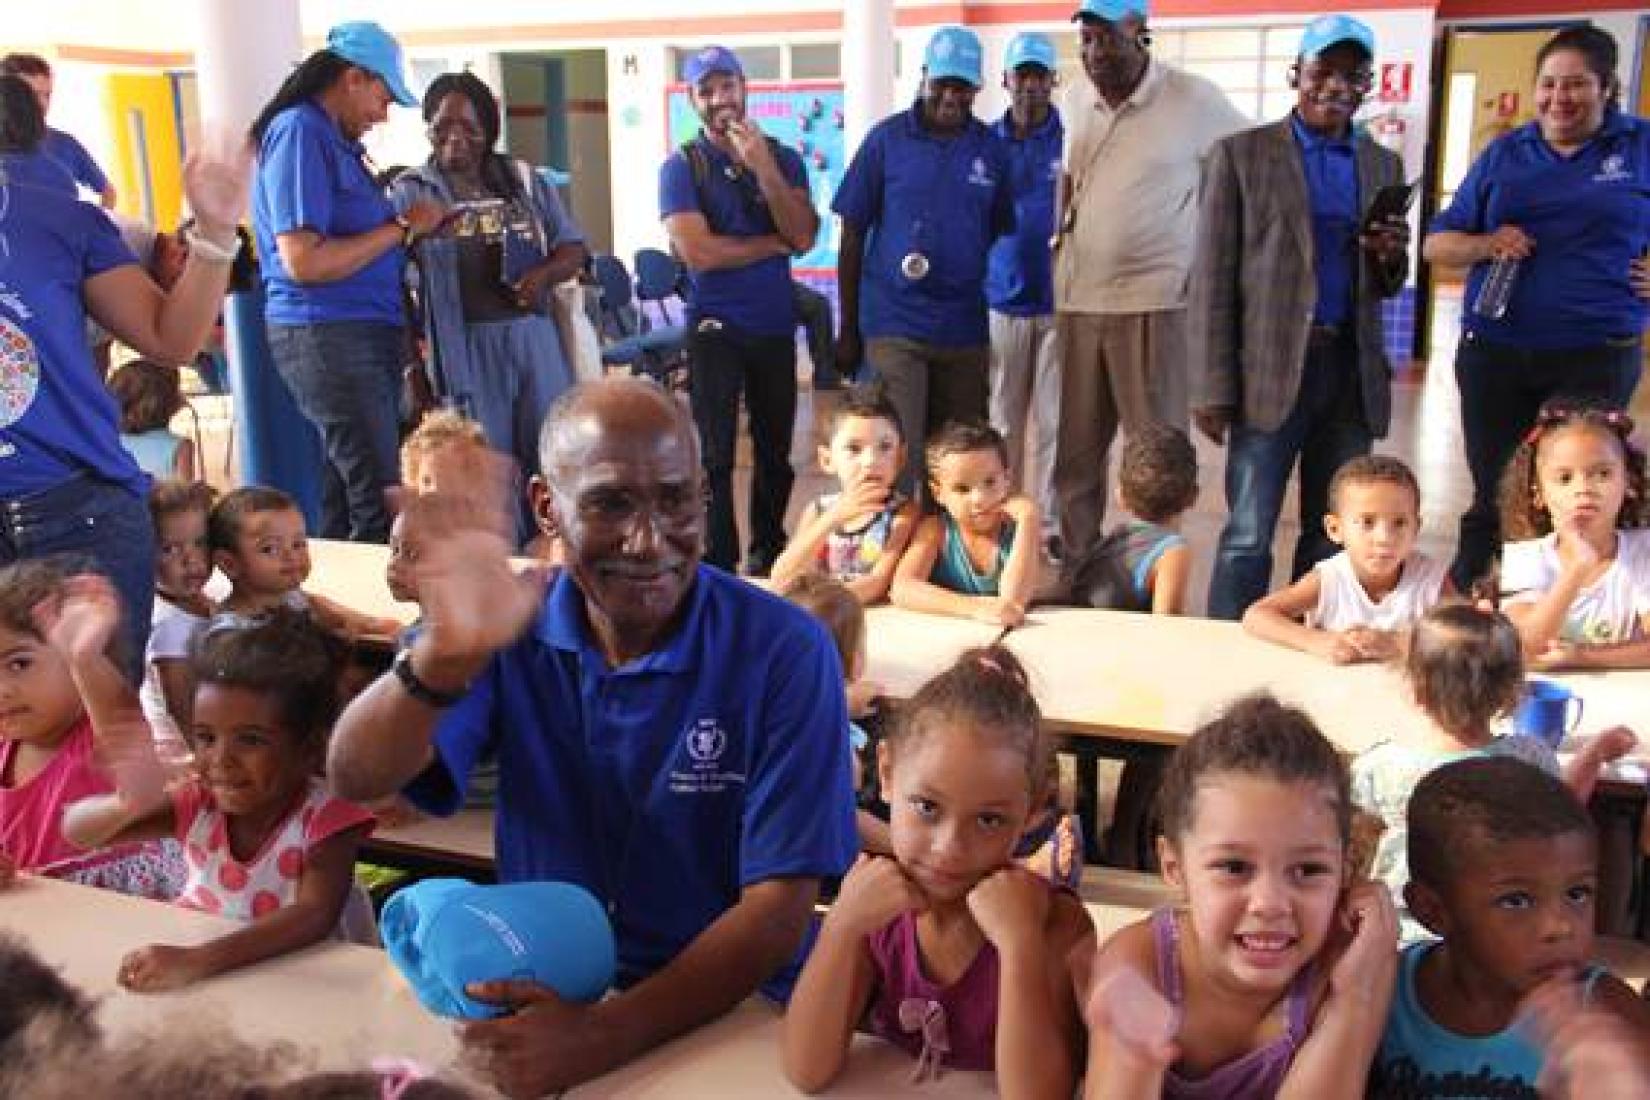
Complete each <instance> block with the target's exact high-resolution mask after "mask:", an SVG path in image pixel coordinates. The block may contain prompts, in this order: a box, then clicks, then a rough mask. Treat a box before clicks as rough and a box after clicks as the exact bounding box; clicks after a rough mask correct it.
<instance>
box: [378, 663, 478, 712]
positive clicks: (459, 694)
mask: <svg viewBox="0 0 1650 1100" xmlns="http://www.w3.org/2000/svg"><path fill="white" fill-rule="evenodd" d="M390 670H391V671H392V672H394V673H395V678H396V679H397V680H400V681H401V686H402V687H403V688H404V689H406V692H407V694H408V695H411V696H412V697H413V698H414V699H417V700H418V701H419V702H420V703H425V704H427V705H429V706H432V707H450V706H452V705H453V704H454V703H457V702H458V701H459V700H460V699H462V698H464V695H465V693H464V692H463V691H437V690H436V689H435V688H433V687H431V686H430V685H429V684H426V683H425V682H424V681H423V680H420V679H419V678H418V673H416V672H414V671H413V666H412V650H411V649H403V650H402V651H401V652H400V653H397V654H396V655H395V661H394V662H393V663H392V664H391V665H390Z"/></svg>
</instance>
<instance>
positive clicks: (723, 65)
mask: <svg viewBox="0 0 1650 1100" xmlns="http://www.w3.org/2000/svg"><path fill="white" fill-rule="evenodd" d="M711 73H727V74H728V75H730V76H737V77H738V78H739V79H741V80H743V79H744V78H745V69H744V66H742V65H740V64H739V58H738V57H736V56H734V52H733V51H732V50H730V49H727V48H726V47H723V46H706V47H705V48H704V49H702V50H698V51H695V52H694V54H693V55H692V56H691V57H689V58H688V59H687V60H686V61H684V62H683V63H682V80H683V81H685V82H686V83H688V84H697V83H699V82H700V81H701V80H703V79H705V77H707V76H709V75H710V74H711Z"/></svg>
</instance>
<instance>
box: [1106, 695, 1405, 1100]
mask: <svg viewBox="0 0 1650 1100" xmlns="http://www.w3.org/2000/svg"><path fill="white" fill-rule="evenodd" d="M1159 806H1160V809H1161V811H1162V821H1163V835H1162V836H1161V837H1160V838H1159V839H1158V856H1159V860H1160V862H1161V864H1162V867H1163V876H1164V878H1166V879H1167V880H1168V881H1169V883H1170V884H1171V885H1173V886H1175V887H1176V888H1178V889H1179V890H1180V891H1181V893H1182V896H1183V898H1184V901H1183V904H1182V905H1181V906H1180V907H1177V908H1163V909H1159V910H1158V911H1157V912H1155V913H1153V914H1152V915H1151V917H1149V918H1148V919H1146V920H1144V921H1141V922H1139V923H1136V924H1132V925H1130V926H1128V927H1127V928H1124V929H1123V930H1122V931H1120V932H1118V933H1117V934H1116V935H1114V936H1113V937H1112V938H1111V939H1110V940H1109V941H1107V943H1106V944H1105V946H1104V947H1102V948H1101V949H1100V953H1099V956H1098V958H1097V959H1096V960H1095V961H1094V966H1093V974H1092V977H1091V981H1090V987H1091V994H1090V997H1089V1006H1088V1017H1089V1061H1088V1067H1089V1069H1088V1077H1087V1080H1086V1083H1085V1091H1084V1095H1085V1096H1086V1097H1088V1098H1089V1100H1101V1098H1104V1100H1115V1098H1121V1097H1146V1096H1151V1097H1157V1096H1162V1097H1165V1098H1168V1100H1189V1098H1192V1097H1216V1096H1218V1097H1222V1098H1224V1100H1270V1098H1271V1097H1273V1096H1277V1095H1279V1094H1280V1093H1287V1094H1288V1095H1291V1096H1310V1097H1347V1096H1361V1095H1363V1086H1364V1078H1365V1075H1366V1074H1367V1073H1368V1070H1369V1063H1370V1059H1371V1057H1372V1056H1373V1055H1374V1053H1375V1047H1376V1045H1377V1043H1378V1041H1379V1039H1380V1033H1381V1022H1382V1020H1383V1019H1384V1018H1385V1015H1386V1006H1387V1000H1388V998H1389V996H1390V995H1391V991H1392V980H1393V968H1394V963H1395V961H1396V960H1395V955H1394V953H1393V945H1394V944H1395V942H1396V940H1397V920H1396V917H1395V915H1394V914H1393V911H1392V902H1391V900H1390V899H1389V898H1388V897H1387V895H1386V891H1385V890H1383V889H1382V888H1381V887H1379V886H1377V885H1374V884H1371V883H1361V884H1356V885H1354V884H1352V883H1351V876H1350V875H1349V874H1348V866H1347V858H1346V852H1347V845H1348V840H1349V835H1350V826H1351V814H1352V806H1351V800H1350V798H1349V796H1348V793H1347V776H1346V767H1345V765H1343V764H1342V763H1341V759H1340V756H1339V754H1338V753H1337V752H1336V750H1335V746H1334V745H1332V744H1330V743H1329V741H1328V740H1327V739H1326V738H1325V737H1324V736H1323V734H1321V733H1320V732H1318V728H1317V727H1316V726H1315V725H1313V724H1312V720H1311V719H1310V718H1308V717H1307V716H1306V715H1305V714H1304V713H1302V712H1301V711H1299V710H1296V709H1294V708H1293V707H1287V706H1284V705H1283V704H1281V703H1279V702H1278V701H1277V700H1275V699H1272V698H1271V697H1269V696H1264V695H1262V696H1254V697H1251V698H1247V699H1242V700H1239V701H1238V702H1236V703H1233V704H1232V705H1231V706H1230V707H1228V708H1227V710H1226V712H1225V713H1224V714H1222V715H1220V716H1219V717H1218V718H1216V719H1215V720H1214V721H1212V722H1210V723H1209V724H1208V725H1205V726H1204V727H1203V728H1201V729H1199V730H1198V731H1197V732H1196V733H1195V734H1193V735H1192V737H1191V739H1190V740H1188V741H1187V742H1186V744H1184V745H1182V746H1181V747H1180V748H1179V749H1178V750H1177V751H1176V752H1175V754H1174V756H1173V757H1172V758H1171V759H1170V761H1169V767H1168V770H1167V771H1166V773H1165V774H1164V779H1163V790H1162V792H1161V795H1160V798H1159Z"/></svg>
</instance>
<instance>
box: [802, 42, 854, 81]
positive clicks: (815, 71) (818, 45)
mask: <svg viewBox="0 0 1650 1100" xmlns="http://www.w3.org/2000/svg"><path fill="white" fill-rule="evenodd" d="M841 75H842V47H841V46H840V45H838V44H837V43H835V42H812V43H805V44H800V45H795V46H792V47H791V79H792V80H835V79H837V78H838V77H840V76H841Z"/></svg>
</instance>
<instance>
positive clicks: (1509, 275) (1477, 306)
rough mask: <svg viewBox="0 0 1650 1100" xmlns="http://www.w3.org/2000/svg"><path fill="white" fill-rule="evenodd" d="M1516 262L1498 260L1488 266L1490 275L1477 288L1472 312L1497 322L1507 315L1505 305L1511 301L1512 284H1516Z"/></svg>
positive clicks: (1517, 262) (1517, 263)
mask: <svg viewBox="0 0 1650 1100" xmlns="http://www.w3.org/2000/svg"><path fill="white" fill-rule="evenodd" d="M1518 265H1519V261H1518V260H1511V259H1500V260H1495V261H1493V262H1492V263H1491V264H1490V273H1489V274H1488V275H1487V276H1485V278H1484V285H1482V286H1480V287H1479V288H1478V297H1477V298H1475V299H1473V303H1472V311H1473V312H1474V313H1476V314H1478V316H1480V317H1488V318H1489V319H1490V320H1492V321H1499V320H1500V319H1501V318H1503V317H1505V316H1506V315H1507V303H1508V302H1510V301H1512V292H1513V284H1515V283H1517V282H1518Z"/></svg>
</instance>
